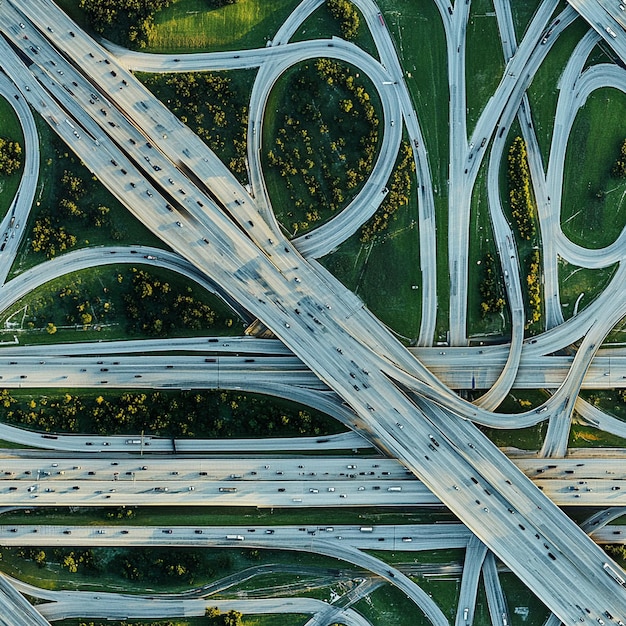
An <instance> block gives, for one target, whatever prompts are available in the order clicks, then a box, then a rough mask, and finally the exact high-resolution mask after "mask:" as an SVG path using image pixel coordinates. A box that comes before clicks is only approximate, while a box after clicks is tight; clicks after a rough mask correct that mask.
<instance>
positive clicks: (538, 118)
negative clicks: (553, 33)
mask: <svg viewBox="0 0 626 626" xmlns="http://www.w3.org/2000/svg"><path fill="white" fill-rule="evenodd" d="M588 30H589V26H588V25H587V23H586V22H585V21H584V20H582V19H581V18H577V19H576V20H575V21H574V22H573V24H571V25H570V26H568V27H567V28H566V29H565V31H564V32H563V33H561V34H560V35H559V38H558V39H557V41H556V43H555V44H554V45H553V46H552V48H551V49H550V52H549V53H548V55H547V57H546V58H545V60H544V62H543V63H542V64H541V66H540V67H539V69H538V70H537V73H536V74H535V76H534V78H533V82H532V83H531V84H530V87H529V88H528V98H529V101H530V107H531V111H532V117H533V125H534V130H535V132H536V134H537V142H538V144H539V148H540V150H541V154H542V157H543V162H544V167H545V164H546V163H547V162H548V155H549V153H550V142H551V141H552V130H553V125H554V116H555V114H556V103H557V99H558V93H559V92H558V88H557V85H558V81H559V77H560V76H561V74H562V72H563V70H564V69H565V66H566V65H567V62H568V60H569V58H570V56H571V55H572V52H573V50H574V48H575V47H576V45H577V44H578V42H579V41H580V39H581V38H582V37H583V35H584V34H585V33H586V32H587V31H588Z"/></svg>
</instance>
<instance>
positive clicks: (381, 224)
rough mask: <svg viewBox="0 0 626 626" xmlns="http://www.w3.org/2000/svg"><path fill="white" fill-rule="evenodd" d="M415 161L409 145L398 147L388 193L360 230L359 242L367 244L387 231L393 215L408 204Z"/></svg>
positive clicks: (405, 143) (403, 144)
mask: <svg viewBox="0 0 626 626" xmlns="http://www.w3.org/2000/svg"><path fill="white" fill-rule="evenodd" d="M414 171H415V161H414V160H413V151H412V149H411V145H410V144H409V143H408V142H407V141H404V142H402V145H401V146H400V157H399V160H398V162H397V163H396V167H395V169H394V171H393V173H392V174H391V178H390V179H389V180H390V182H389V193H388V194H387V196H386V197H385V199H384V200H383V202H382V204H381V205H380V206H379V207H378V210H377V211H376V213H374V215H373V216H372V218H371V219H370V220H369V221H368V222H367V224H365V225H364V226H363V228H361V241H362V242H363V243H367V242H369V241H371V240H372V239H373V238H374V236H375V235H376V234H378V233H380V232H383V231H385V230H387V227H388V226H389V221H390V220H391V218H392V217H393V215H394V213H395V212H396V211H397V210H398V209H399V208H400V207H401V206H405V205H407V204H408V203H409V197H410V194H411V181H412V174H413V172H414Z"/></svg>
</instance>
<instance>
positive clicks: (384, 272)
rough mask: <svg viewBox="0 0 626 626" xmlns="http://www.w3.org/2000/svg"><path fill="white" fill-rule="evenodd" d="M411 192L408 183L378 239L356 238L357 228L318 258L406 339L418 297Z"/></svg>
mask: <svg viewBox="0 0 626 626" xmlns="http://www.w3.org/2000/svg"><path fill="white" fill-rule="evenodd" d="M416 195H417V194H416V193H415V185H413V186H412V188H411V197H410V200H409V204H408V206H406V207H401V208H400V210H398V211H397V212H396V214H395V215H396V219H394V220H392V221H391V222H390V226H389V229H388V230H387V233H386V235H385V236H384V237H383V238H382V239H380V240H376V241H374V242H370V243H367V244H362V243H361V242H360V241H359V233H358V232H357V233H355V234H354V235H352V237H350V238H349V239H348V240H347V241H345V242H344V243H343V244H341V245H340V246H339V247H338V248H337V249H336V250H334V251H333V252H332V253H331V254H329V255H327V256H326V257H324V258H323V259H321V262H322V265H324V266H325V267H326V269H328V270H329V271H330V272H331V273H332V274H333V275H334V276H336V277H337V278H338V279H339V280H340V281H341V282H342V283H343V284H344V285H346V287H348V289H350V290H351V291H354V292H355V293H356V294H358V296H359V297H360V298H361V299H362V300H363V301H364V302H365V303H366V305H367V306H368V308H369V309H370V310H371V311H372V312H373V313H374V315H376V316H377V317H378V318H379V319H380V320H382V321H383V322H384V323H385V324H387V325H388V326H389V327H390V328H391V329H393V330H394V331H395V332H396V333H399V335H400V336H401V337H403V338H405V339H406V340H409V341H410V340H412V339H414V338H416V337H417V336H418V335H419V325H420V320H421V303H422V295H421V291H420V289H421V272H420V268H419V231H418V229H417V227H416V224H417V222H418V217H419V216H418V211H417V200H416ZM390 268H393V271H390ZM414 285H415V286H416V287H417V289H413V286H414Z"/></svg>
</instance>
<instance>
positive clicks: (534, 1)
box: [511, 0, 541, 43]
mask: <svg viewBox="0 0 626 626" xmlns="http://www.w3.org/2000/svg"><path fill="white" fill-rule="evenodd" d="M540 4H541V0H525V1H524V2H511V14H512V15H513V25H514V27H515V36H516V37H517V41H518V43H519V42H520V41H521V40H522V38H523V36H524V33H525V32H526V28H527V27H528V24H529V23H530V21H531V19H532V17H533V15H534V14H535V11H536V10H537V8H538V7H539V5H540Z"/></svg>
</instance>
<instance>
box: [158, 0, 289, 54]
mask: <svg viewBox="0 0 626 626" xmlns="http://www.w3.org/2000/svg"><path fill="white" fill-rule="evenodd" d="M298 4H299V0H272V1H271V2H267V1H265V0H238V2H237V3H236V4H232V5H230V6H225V7H222V8H221V9H210V7H209V6H208V3H207V2H206V1H205V0H176V1H175V2H173V3H172V4H171V6H169V7H168V8H167V9H164V10H163V11H160V12H159V13H157V14H156V15H155V20H154V21H155V25H156V34H155V37H154V39H153V41H152V42H151V45H150V46H149V48H148V49H149V50H150V52H172V53H173V52H198V51H201V50H206V51H217V50H242V49H247V48H262V47H264V46H265V44H266V42H267V41H268V40H270V39H272V38H273V37H274V35H275V33H276V31H277V30H278V29H279V27H280V26H281V25H282V23H283V22H284V21H285V19H286V18H287V17H288V16H289V14H290V13H291V12H292V11H293V10H294V9H295V7H296V6H298Z"/></svg>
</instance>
